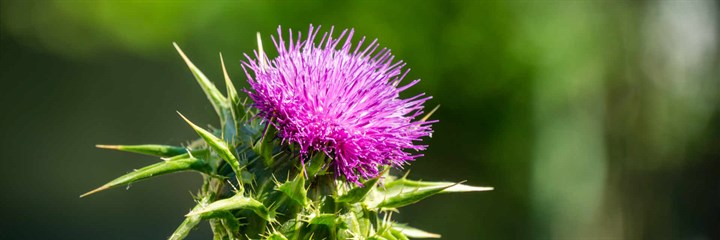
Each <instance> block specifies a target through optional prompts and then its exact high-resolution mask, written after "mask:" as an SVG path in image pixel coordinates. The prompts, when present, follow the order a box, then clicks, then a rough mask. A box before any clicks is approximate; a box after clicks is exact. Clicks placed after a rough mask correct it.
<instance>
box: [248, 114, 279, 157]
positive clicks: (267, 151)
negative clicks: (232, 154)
mask: <svg viewBox="0 0 720 240" xmlns="http://www.w3.org/2000/svg"><path fill="white" fill-rule="evenodd" d="M275 134H276V130H275V128H274V127H273V126H272V124H270V123H267V125H266V126H265V132H264V133H263V136H262V137H261V138H260V140H258V142H257V143H256V144H255V145H254V146H253V148H252V149H253V151H254V152H255V153H257V154H258V155H260V157H262V159H263V162H265V166H270V165H272V164H273V162H274V161H275V159H274V157H273V149H274V148H275V145H274V144H272V141H273V139H274V138H275Z"/></svg>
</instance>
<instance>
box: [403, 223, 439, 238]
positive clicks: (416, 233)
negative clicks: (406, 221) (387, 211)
mask: <svg viewBox="0 0 720 240" xmlns="http://www.w3.org/2000/svg"><path fill="white" fill-rule="evenodd" d="M392 228H393V229H394V230H397V231H400V232H401V233H402V234H404V235H405V236H408V237H410V238H440V237H441V236H440V234H435V233H430V232H426V231H423V230H420V229H417V228H413V227H410V226H407V225H402V224H394V225H393V226H392Z"/></svg>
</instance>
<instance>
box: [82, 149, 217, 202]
mask: <svg viewBox="0 0 720 240" xmlns="http://www.w3.org/2000/svg"><path fill="white" fill-rule="evenodd" d="M188 170H195V171H199V172H203V173H206V174H210V173H211V169H210V166H209V165H208V164H207V163H206V162H205V161H203V160H201V159H198V158H194V157H190V156H187V157H186V158H178V159H173V160H169V161H163V162H159V163H156V164H153V165H150V166H147V167H144V168H141V169H138V170H136V171H133V172H130V173H128V174H125V175H123V176H121V177H119V178H116V179H114V180H112V181H110V182H109V183H106V184H105V185H103V186H101V187H99V188H97V189H95V190H92V191H90V192H87V193H85V194H83V195H80V197H85V196H87V195H90V194H93V193H96V192H99V191H102V190H105V189H108V188H112V187H115V186H119V185H124V184H129V183H133V182H137V181H140V180H142V179H146V178H149V177H154V176H158V175H163V174H168V173H174V172H181V171H188Z"/></svg>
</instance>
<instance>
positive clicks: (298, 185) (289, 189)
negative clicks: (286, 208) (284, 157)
mask: <svg viewBox="0 0 720 240" xmlns="http://www.w3.org/2000/svg"><path fill="white" fill-rule="evenodd" d="M278 190H279V191H281V192H283V193H285V195H287V196H288V197H290V199H292V200H294V201H295V202H296V203H298V204H300V206H303V207H304V206H306V205H307V201H308V198H307V189H305V177H303V176H302V174H297V175H296V176H295V179H293V180H288V181H285V182H284V183H283V184H281V185H280V186H279V187H278Z"/></svg>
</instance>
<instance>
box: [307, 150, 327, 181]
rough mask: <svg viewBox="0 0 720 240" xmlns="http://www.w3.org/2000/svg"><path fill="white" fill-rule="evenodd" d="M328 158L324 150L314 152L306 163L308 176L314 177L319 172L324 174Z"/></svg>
mask: <svg viewBox="0 0 720 240" xmlns="http://www.w3.org/2000/svg"><path fill="white" fill-rule="evenodd" d="M326 158H327V156H325V153H324V152H316V153H315V154H313V156H312V157H310V162H309V163H308V164H307V165H305V171H306V172H307V176H308V177H311V178H312V177H315V176H316V175H318V174H322V173H323V168H324V167H325V166H327V164H326V162H325V160H326Z"/></svg>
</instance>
